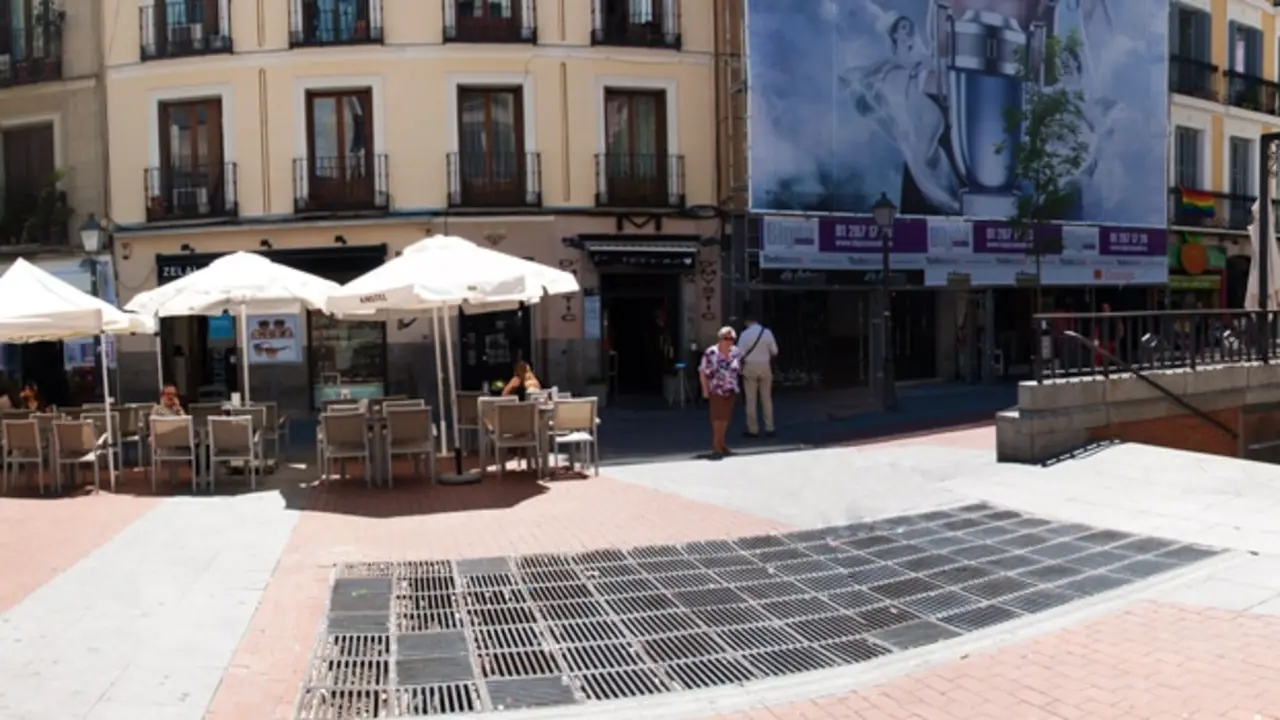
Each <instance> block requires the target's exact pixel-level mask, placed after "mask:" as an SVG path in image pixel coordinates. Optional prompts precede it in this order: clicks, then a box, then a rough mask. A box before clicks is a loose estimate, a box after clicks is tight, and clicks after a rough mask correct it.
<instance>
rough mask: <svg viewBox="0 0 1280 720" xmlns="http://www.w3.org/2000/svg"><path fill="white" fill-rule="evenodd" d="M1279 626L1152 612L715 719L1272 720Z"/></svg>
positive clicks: (1275, 620)
mask: <svg viewBox="0 0 1280 720" xmlns="http://www.w3.org/2000/svg"><path fill="white" fill-rule="evenodd" d="M1277 643H1280V617H1276V616H1264V615H1250V614H1242V613H1232V612H1226V611H1222V610H1212V609H1207V608H1197V607H1191V606H1185V605H1176V604H1166V603H1154V602H1144V603H1140V604H1137V605H1133V606H1130V607H1129V608H1127V609H1125V610H1122V611H1120V612H1116V613H1114V614H1112V615H1109V616H1107V617H1104V618H1101V619H1099V620H1096V621H1093V622H1088V623H1085V624H1082V625H1078V626H1076V627H1072V628H1069V629H1066V630H1062V631H1059V632H1054V633H1050V634H1047V635H1043V636H1041V637H1039V638H1036V639H1034V640H1030V641H1027V642H1023V643H1019V644H1015V645H1009V646H1005V647H1003V648H1000V649H998V650H994V651H992V652H987V653H982V654H978V655H973V656H971V657H969V658H967V659H964V660H958V661H955V662H951V663H947V664H943V665H940V666H937V667H934V668H931V669H928V670H925V671H922V672H918V673H915V674H912V675H908V676H904V677H901V678H898V679H895V680H892V681H890V682H887V683H885V684H882V685H878V686H874V687H870V688H867V689H865V690H862V691H859V692H855V693H850V694H848V695H842V696H836V697H828V698H817V699H814V700H810V701H806V702H802V703H797V704H794V705H786V706H781V707H773V708H758V709H754V710H750V711H747V712H742V713H736V714H732V715H721V716H719V717H718V718H717V719H716V720H828V719H829V720H1086V719H1087V720H1274V718H1277V717H1280V659H1277V656H1276V653H1275V648H1276V646H1277Z"/></svg>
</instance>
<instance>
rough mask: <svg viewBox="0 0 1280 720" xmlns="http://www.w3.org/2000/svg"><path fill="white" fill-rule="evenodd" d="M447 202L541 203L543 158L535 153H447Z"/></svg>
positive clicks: (508, 205) (480, 204) (510, 205)
mask: <svg viewBox="0 0 1280 720" xmlns="http://www.w3.org/2000/svg"><path fill="white" fill-rule="evenodd" d="M447 170H448V174H449V206H450V207H460V208H467V207H474V208H517V207H540V206H541V205H542V158H541V156H540V155H539V154H538V153H536V152H534V153H486V152H454V153H449V156H448V166H447Z"/></svg>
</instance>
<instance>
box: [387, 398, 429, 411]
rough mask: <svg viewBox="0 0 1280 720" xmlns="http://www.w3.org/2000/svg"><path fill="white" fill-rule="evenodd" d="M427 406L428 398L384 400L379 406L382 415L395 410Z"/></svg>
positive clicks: (417, 408)
mask: <svg viewBox="0 0 1280 720" xmlns="http://www.w3.org/2000/svg"><path fill="white" fill-rule="evenodd" d="M426 406H427V401H426V400H422V399H416V400H415V399H410V398H398V399H396V400H384V401H383V402H382V404H381V407H380V408H379V412H380V414H382V415H386V414H387V413H389V412H391V411H393V410H420V409H422V408H424V407H426Z"/></svg>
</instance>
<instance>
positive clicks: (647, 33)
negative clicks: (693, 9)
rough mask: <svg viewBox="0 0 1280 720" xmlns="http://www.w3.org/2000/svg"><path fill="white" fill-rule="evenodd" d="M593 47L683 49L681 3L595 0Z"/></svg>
mask: <svg viewBox="0 0 1280 720" xmlns="http://www.w3.org/2000/svg"><path fill="white" fill-rule="evenodd" d="M591 44H593V45H625V46H628V47H653V48H674V49H677V50H678V49H680V0H592V1H591Z"/></svg>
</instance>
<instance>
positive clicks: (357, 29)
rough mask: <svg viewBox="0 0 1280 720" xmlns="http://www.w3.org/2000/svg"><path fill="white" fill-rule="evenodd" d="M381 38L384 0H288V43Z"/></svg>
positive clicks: (310, 44)
mask: <svg viewBox="0 0 1280 720" xmlns="http://www.w3.org/2000/svg"><path fill="white" fill-rule="evenodd" d="M381 42H382V0H289V46H290V47H326V46H330V45H367V44H378V43H381Z"/></svg>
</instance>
